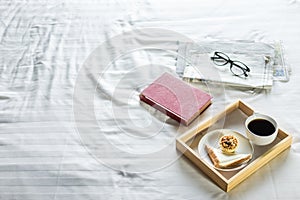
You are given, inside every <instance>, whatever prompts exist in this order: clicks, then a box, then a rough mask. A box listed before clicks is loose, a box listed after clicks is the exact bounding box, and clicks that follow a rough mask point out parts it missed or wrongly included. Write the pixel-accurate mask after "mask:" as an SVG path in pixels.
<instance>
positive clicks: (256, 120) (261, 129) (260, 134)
mask: <svg viewBox="0 0 300 200" xmlns="http://www.w3.org/2000/svg"><path fill="white" fill-rule="evenodd" d="M245 127H246V132H247V136H248V138H249V140H250V141H252V143H254V144H256V145H260V146H262V145H268V144H271V143H272V142H273V141H274V140H275V139H276V137H277V134H278V125H277V122H276V121H275V120H274V119H273V118H272V117H270V116H267V115H264V114H260V113H253V115H251V116H249V117H248V118H247V119H246V121H245Z"/></svg>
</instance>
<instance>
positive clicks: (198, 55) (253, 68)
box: [177, 41, 289, 89]
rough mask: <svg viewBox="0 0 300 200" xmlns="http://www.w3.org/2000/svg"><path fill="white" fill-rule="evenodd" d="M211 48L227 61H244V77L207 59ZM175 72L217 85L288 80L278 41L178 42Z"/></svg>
mask: <svg viewBox="0 0 300 200" xmlns="http://www.w3.org/2000/svg"><path fill="white" fill-rule="evenodd" d="M215 51H219V52H223V53H225V54H226V55H228V56H229V57H230V59H231V60H237V61H240V62H243V63H245V64H246V65H247V66H248V67H249V68H250V72H249V74H248V77H239V76H235V75H234V74H233V73H232V72H231V71H230V65H229V64H227V65H225V66H217V65H215V64H214V63H213V62H212V60H211V59H210V57H211V56H213V54H214V52H215ZM177 73H178V74H179V75H180V76H182V78H183V79H188V80H190V81H194V82H197V81H206V82H207V81H212V82H216V83H220V84H225V85H230V86H236V87H243V88H245V87H246V88H262V89H271V88H272V85H273V80H281V81H288V79H289V77H288V74H289V73H288V70H287V67H286V65H285V62H284V59H283V54H282V46H281V43H274V44H266V43H262V42H252V41H204V42H199V43H197V44H192V43H179V47H178V57H177Z"/></svg>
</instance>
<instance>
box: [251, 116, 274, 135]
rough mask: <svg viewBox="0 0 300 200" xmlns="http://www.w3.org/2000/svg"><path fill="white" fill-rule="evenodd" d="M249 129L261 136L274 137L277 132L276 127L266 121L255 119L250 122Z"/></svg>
mask: <svg viewBox="0 0 300 200" xmlns="http://www.w3.org/2000/svg"><path fill="white" fill-rule="evenodd" d="M248 129H249V130H250V131H251V132H252V133H254V134H256V135H259V136H269V135H272V134H273V133H274V132H275V130H276V128H275V126H274V125H273V124H272V123H271V122H269V121H268V120H266V119H254V120H252V121H250V122H249V124H248Z"/></svg>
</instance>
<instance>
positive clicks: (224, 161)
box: [205, 145, 252, 168]
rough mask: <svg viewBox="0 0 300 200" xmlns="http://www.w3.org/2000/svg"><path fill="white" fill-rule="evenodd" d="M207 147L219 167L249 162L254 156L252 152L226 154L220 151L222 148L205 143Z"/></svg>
mask: <svg viewBox="0 0 300 200" xmlns="http://www.w3.org/2000/svg"><path fill="white" fill-rule="evenodd" d="M205 149H206V151H207V153H208V155H209V157H210V159H211V161H212V162H213V164H214V166H215V167H218V168H233V167H236V166H239V165H241V164H243V163H245V162H248V161H249V160H250V159H251V158H252V154H241V153H234V154H232V153H231V154H225V153H223V152H222V151H220V149H217V148H214V147H211V146H209V145H205Z"/></svg>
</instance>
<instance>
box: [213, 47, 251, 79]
mask: <svg viewBox="0 0 300 200" xmlns="http://www.w3.org/2000/svg"><path fill="white" fill-rule="evenodd" d="M211 59H212V61H213V62H214V63H215V64H216V65H218V66H224V65H226V64H228V63H229V64H230V71H231V72H232V73H233V74H234V75H236V76H245V77H247V76H248V74H247V73H248V72H250V69H249V67H247V65H245V64H244V63H242V62H240V61H237V60H231V59H230V58H229V57H228V56H227V55H226V54H225V53H222V52H218V51H216V52H215V53H214V56H213V57H211Z"/></svg>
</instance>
